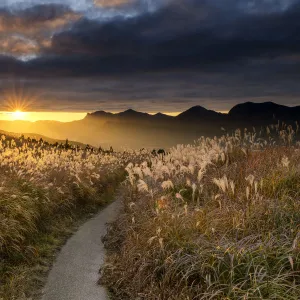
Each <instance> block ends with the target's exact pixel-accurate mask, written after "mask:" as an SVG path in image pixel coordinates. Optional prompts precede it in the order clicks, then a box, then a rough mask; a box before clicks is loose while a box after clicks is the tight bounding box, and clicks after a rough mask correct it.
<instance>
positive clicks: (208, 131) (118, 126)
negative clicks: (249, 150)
mask: <svg viewBox="0 0 300 300" xmlns="http://www.w3.org/2000/svg"><path fill="white" fill-rule="evenodd" d="M278 120H280V121H284V122H286V123H294V122H295V121H300V106H295V107H289V106H284V105H279V104H276V103H273V102H264V103H253V102H246V103H242V104H238V105H236V106H234V107H233V108H232V109H231V110H230V111H229V112H228V114H222V113H219V112H215V111H213V110H208V109H205V108H204V107H202V106H194V107H192V108H190V109H188V110H186V111H184V112H182V113H181V114H179V115H178V116H169V115H165V114H162V113H157V114H155V115H151V114H147V113H143V112H138V111H135V110H132V109H128V110H126V111H123V112H120V113H116V114H113V113H109V112H105V111H96V112H93V113H88V114H87V116H86V117H85V118H84V119H83V120H79V121H73V122H68V123H61V122H56V121H37V122H26V121H0V129H2V130H6V131H10V132H16V133H36V134H43V135H46V136H48V137H50V138H54V139H66V138H68V139H69V140H73V141H78V142H82V143H85V144H91V145H95V146H97V147H98V146H102V147H109V146H113V147H115V148H118V149H119V148H123V147H129V148H142V147H149V148H150V147H153V148H158V147H171V146H174V145H176V144H178V143H191V142H193V141H194V140H195V139H197V138H198V137H200V136H201V135H206V136H214V135H220V134H222V133H223V132H222V130H221V127H223V128H225V129H226V130H227V131H231V130H234V129H236V128H243V127H250V126H251V127H252V126H255V127H260V126H266V125H269V124H271V123H277V122H278Z"/></svg>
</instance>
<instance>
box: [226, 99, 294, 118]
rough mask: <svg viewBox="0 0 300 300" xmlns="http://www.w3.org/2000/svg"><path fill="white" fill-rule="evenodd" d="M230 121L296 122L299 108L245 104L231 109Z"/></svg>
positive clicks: (270, 103) (267, 103) (269, 103)
mask: <svg viewBox="0 0 300 300" xmlns="http://www.w3.org/2000/svg"><path fill="white" fill-rule="evenodd" d="M228 116H229V118H230V119H235V120H247V121H249V120H250V121H251V120H252V121H255V122H259V121H264V122H266V121H268V122H270V121H271V120H275V121H276V120H281V121H296V120H299V119H300V106H295V107H288V106H284V105H279V104H276V103H273V102H264V103H253V102H246V103H242V104H238V105H236V106H235V107H233V108H232V109H231V110H230V112H229V114H228Z"/></svg>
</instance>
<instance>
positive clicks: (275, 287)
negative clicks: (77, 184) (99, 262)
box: [100, 125, 300, 300]
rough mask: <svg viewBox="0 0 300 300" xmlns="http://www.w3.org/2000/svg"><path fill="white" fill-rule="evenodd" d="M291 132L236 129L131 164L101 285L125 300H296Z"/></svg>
mask: <svg viewBox="0 0 300 300" xmlns="http://www.w3.org/2000/svg"><path fill="white" fill-rule="evenodd" d="M297 127H298V126H297ZM298 134H299V133H298V128H296V130H295V131H294V130H293V129H292V127H291V126H286V125H283V127H281V126H279V125H276V126H270V127H268V128H267V129H266V130H262V131H260V132H255V129H254V130H253V131H252V132H249V131H247V130H245V131H244V132H241V131H240V130H237V131H236V132H235V134H234V135H233V136H229V135H226V136H223V137H221V138H214V139H208V138H201V139H200V140H199V141H197V142H196V143H195V144H194V145H187V146H183V145H178V146H177V147H175V148H173V149H171V150H170V152H169V153H167V154H166V155H158V156H152V158H149V159H148V160H146V161H144V162H143V163H142V164H140V165H135V164H132V163H130V164H129V165H128V166H127V168H126V170H127V173H128V176H127V180H126V183H127V184H126V187H125V188H124V204H125V205H124V213H122V214H121V215H120V217H119V219H118V220H117V221H116V222H114V223H113V224H111V226H110V230H109V234H108V236H107V237H106V238H105V243H106V246H107V249H108V251H109V252H108V253H109V257H108V260H107V263H106V265H105V267H104V268H103V269H102V276H101V280H100V282H101V283H103V284H105V285H107V286H108V287H109V289H110V291H111V292H112V294H113V295H114V297H115V299H123V300H124V299H148V300H149V299H161V300H163V299H169V300H175V299H176V300H179V299H180V300H181V299H182V300H183V299H295V300H296V299H300V231H299V229H300V227H299V226H300V163H299V162H300V144H299V142H298V143H297V141H296V140H295V138H296V136H297V135H298ZM274 136H276V138H274ZM277 136H278V137H277ZM262 137H264V138H262Z"/></svg>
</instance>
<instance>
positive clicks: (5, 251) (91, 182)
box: [0, 137, 130, 300]
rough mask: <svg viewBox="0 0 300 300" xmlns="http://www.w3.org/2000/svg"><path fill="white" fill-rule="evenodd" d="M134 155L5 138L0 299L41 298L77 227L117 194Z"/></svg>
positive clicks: (0, 169)
mask: <svg viewBox="0 0 300 300" xmlns="http://www.w3.org/2000/svg"><path fill="white" fill-rule="evenodd" d="M129 157H130V154H127V155H126V156H124V155H123V156H122V157H121V155H120V154H119V153H114V154H110V155H104V154H101V153H92V152H89V151H84V150H78V149H77V150H76V151H72V150H63V149H58V148H55V147H49V146H47V145H46V146H45V145H43V144H42V143H38V144H37V143H35V144H32V143H28V142H27V141H21V140H17V141H14V140H9V141H6V139H5V137H2V141H1V142H0V162H1V163H0V299H1V300H14V299H31V297H33V298H35V297H37V296H38V290H39V288H40V287H41V286H42V285H43V284H44V279H45V275H46V273H47V271H48V269H49V266H50V265H51V262H52V261H53V259H54V256H55V254H56V251H57V250H58V249H59V248H60V247H61V246H62V244H63V243H64V242H65V240H66V238H67V237H68V236H70V234H71V233H72V231H73V230H75V228H76V227H77V226H78V225H79V224H80V223H81V222H82V221H83V220H85V219H86V218H87V217H89V216H90V215H91V214H93V213H95V212H97V211H98V210H99V208H100V207H102V206H103V205H105V204H107V203H108V202H109V201H111V200H112V198H113V193H114V190H115V188H116V187H117V186H118V184H119V183H120V182H121V181H122V180H124V175H125V174H124V171H123V168H122V165H123V166H124V163H125V162H126V160H127V159H129Z"/></svg>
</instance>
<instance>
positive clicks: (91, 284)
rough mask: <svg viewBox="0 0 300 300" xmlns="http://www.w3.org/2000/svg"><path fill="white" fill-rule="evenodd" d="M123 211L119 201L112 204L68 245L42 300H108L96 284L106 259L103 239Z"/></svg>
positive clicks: (61, 254)
mask: <svg viewBox="0 0 300 300" xmlns="http://www.w3.org/2000/svg"><path fill="white" fill-rule="evenodd" d="M120 207H121V204H120V201H119V200H117V201H115V202H114V203H112V204H110V205H109V206H107V207H106V208H105V209H103V210H102V211H101V212H100V213H99V214H98V215H96V216H95V217H94V218H92V219H91V220H89V221H88V222H86V223H85V224H84V225H83V226H81V227H80V228H79V230H78V231H77V232H76V233H75V234H74V235H73V236H72V237H71V238H70V239H69V240H68V241H67V243H66V245H65V246H64V247H63V248H62V250H61V252H60V253H59V255H58V257H57V259H56V261H55V263H54V265H53V267H52V269H51V271H50V273H49V276H48V279H47V283H46V286H45V288H44V291H43V296H42V300H107V299H109V297H108V295H107V292H106V290H105V288H103V287H101V286H99V285H98V284H97V281H98V279H99V269H100V266H101V265H102V264H103V262H104V258H105V249H104V245H103V243H102V241H101V238H102V236H103V235H105V234H106V230H107V228H106V223H107V222H111V221H113V220H115V218H116V217H117V214H118V211H119V210H120Z"/></svg>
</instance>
